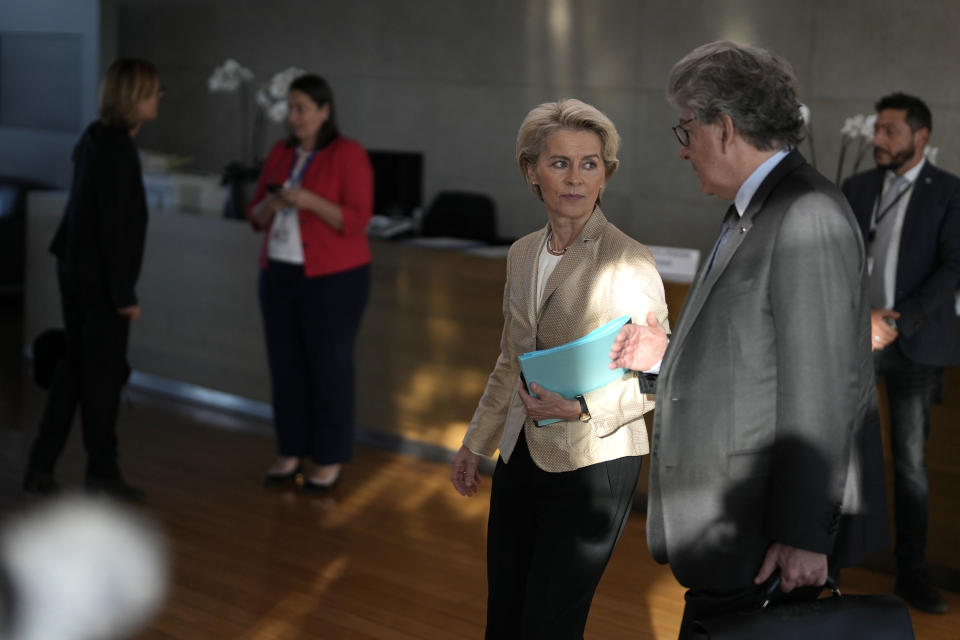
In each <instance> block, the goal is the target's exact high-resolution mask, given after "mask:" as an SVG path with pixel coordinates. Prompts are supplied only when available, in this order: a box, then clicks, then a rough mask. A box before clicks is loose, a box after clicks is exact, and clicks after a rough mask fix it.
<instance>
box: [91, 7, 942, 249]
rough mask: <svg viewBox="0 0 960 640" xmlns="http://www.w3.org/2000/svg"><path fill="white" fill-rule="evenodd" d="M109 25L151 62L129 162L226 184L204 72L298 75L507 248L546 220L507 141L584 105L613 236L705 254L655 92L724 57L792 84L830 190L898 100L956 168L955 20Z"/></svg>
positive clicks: (374, 19) (471, 15) (507, 10)
mask: <svg viewBox="0 0 960 640" xmlns="http://www.w3.org/2000/svg"><path fill="white" fill-rule="evenodd" d="M103 10H104V12H113V11H115V12H116V15H115V16H113V17H112V18H110V17H107V16H105V17H104V19H103V20H104V24H107V23H108V22H109V21H112V22H113V23H115V24H116V29H117V34H116V36H115V37H116V44H115V48H116V52H117V53H118V54H120V55H137V56H144V57H147V58H150V59H153V60H154V61H155V62H156V63H157V64H158V65H159V67H160V70H161V73H162V75H163V80H164V83H165V84H166V86H167V89H168V92H167V98H166V99H165V101H164V103H163V105H162V113H161V117H160V120H158V121H157V122H155V123H152V124H151V125H149V126H148V127H146V128H145V129H144V131H143V132H142V134H141V137H140V143H141V145H142V146H144V147H148V148H155V149H158V150H162V151H169V152H175V153H184V154H187V155H190V156H192V157H193V158H194V168H196V169H197V170H211V171H217V170H219V169H220V168H222V167H223V166H224V165H225V164H226V163H227V162H228V161H231V160H233V159H236V158H237V157H238V155H239V149H240V146H239V141H238V139H237V136H238V135H239V133H240V124H239V121H240V114H239V105H238V101H237V100H238V99H237V96H236V95H232V94H209V93H208V92H207V88H206V80H207V77H208V75H209V74H210V72H211V71H212V70H213V68H214V67H215V66H217V65H219V64H221V63H222V62H223V61H224V60H225V59H226V58H228V57H234V58H237V59H238V60H239V61H240V62H241V63H242V64H244V65H246V66H248V67H250V68H251V69H253V71H254V72H255V73H256V74H257V78H258V80H259V81H264V80H266V79H268V78H269V77H270V75H272V74H273V73H274V72H276V71H279V70H281V69H283V68H286V67H287V66H290V65H297V66H301V67H304V68H307V69H309V70H312V71H316V72H318V73H321V74H322V75H325V76H326V77H327V78H328V79H329V80H330V82H331V84H332V85H333V87H334V90H335V92H336V97H337V102H338V105H337V106H338V109H339V114H340V121H341V127H342V129H343V131H344V132H345V133H346V134H348V135H350V136H352V137H354V138H356V139H358V140H360V141H361V142H362V143H363V144H364V145H366V146H367V147H369V148H379V149H410V150H420V151H423V152H425V155H426V173H425V184H424V189H425V198H427V199H429V198H430V197H431V196H432V195H433V194H435V193H436V192H437V191H438V190H441V189H476V190H480V191H485V192H488V193H490V194H491V195H492V196H493V197H494V198H495V199H496V201H497V203H498V205H499V209H500V213H499V215H500V228H501V233H502V234H503V235H509V236H517V235H521V234H523V233H526V232H528V231H530V230H532V229H534V228H536V227H538V226H539V225H540V224H542V221H543V219H544V218H543V213H542V210H541V208H540V205H539V204H538V203H537V202H536V201H535V200H533V198H532V196H530V195H529V194H528V193H527V192H526V191H525V189H524V186H523V184H522V182H521V180H520V177H519V174H518V172H517V171H516V169H515V167H514V161H513V142H514V138H515V135H516V130H517V126H518V125H519V124H520V121H521V119H522V118H523V116H524V115H525V114H526V112H527V111H528V110H529V109H530V108H531V107H532V106H534V105H536V104H538V103H540V102H543V101H546V100H553V99H556V98H558V97H564V96H577V97H580V98H582V99H584V100H586V101H588V102H591V103H593V104H595V105H597V106H598V107H600V108H601V109H602V110H604V111H606V112H607V113H608V114H609V115H610V116H611V117H612V118H613V120H614V122H615V123H616V124H617V126H618V128H619V129H620V132H621V134H622V136H623V148H622V153H621V160H622V170H621V172H620V173H619V174H618V175H617V176H615V177H614V178H613V181H612V182H611V184H610V186H609V189H608V191H607V194H606V195H605V207H604V209H605V212H606V213H607V214H608V216H609V217H610V218H612V219H613V220H614V221H615V222H616V223H617V224H618V225H619V226H621V227H622V228H623V229H624V230H625V231H627V232H628V233H631V234H632V235H634V236H635V237H636V238H638V239H640V240H641V241H643V242H647V243H650V244H661V245H676V246H692V247H697V248H700V249H702V250H706V249H708V248H709V247H710V246H711V244H712V242H713V238H714V234H715V231H716V228H717V225H718V224H719V223H718V222H717V220H719V217H720V216H721V215H722V212H723V211H724V209H725V207H724V205H723V204H722V203H720V202H717V201H715V200H709V199H706V198H704V197H702V196H700V195H698V191H697V185H698V183H697V180H696V179H695V176H694V175H693V173H692V171H691V169H690V167H689V166H688V165H687V164H686V163H684V162H683V161H681V160H680V159H679V158H678V149H677V143H676V141H675V140H674V138H673V134H672V133H671V132H670V128H669V127H670V125H671V124H673V123H674V122H675V120H676V114H675V113H674V112H673V111H672V109H671V108H670V107H668V105H667V104H666V102H665V101H664V99H663V86H664V80H665V77H666V75H667V72H668V71H669V69H670V67H671V65H672V64H673V62H675V61H676V60H677V59H678V58H679V57H680V56H682V55H683V54H684V53H686V52H687V51H689V50H690V49H692V48H693V47H694V46H696V45H698V44H701V43H703V42H706V41H709V40H713V39H717V38H732V39H737V40H741V41H749V42H753V43H756V44H759V45H762V46H766V47H769V48H772V49H774V50H776V51H778V52H779V53H781V54H783V55H784V56H785V57H787V58H788V59H789V60H790V61H791V62H792V63H793V64H794V66H795V68H796V71H797V75H798V77H799V80H800V84H801V98H802V100H803V101H804V102H806V103H807V104H808V105H810V107H811V109H812V111H813V132H814V140H815V142H816V150H817V157H818V160H819V166H820V168H821V169H822V170H823V171H824V173H826V174H827V175H829V176H831V177H832V175H833V173H834V171H835V168H836V157H837V152H838V148H839V128H840V126H841V125H842V123H843V120H844V118H845V117H847V116H850V115H852V114H854V113H857V112H861V113H863V112H870V111H872V104H873V102H874V100H875V99H876V98H877V97H878V96H879V95H881V94H883V93H886V92H889V91H892V90H895V89H903V90H905V91H910V92H915V93H917V94H918V95H920V96H922V97H924V98H925V99H927V100H928V101H929V103H930V105H931V108H932V109H933V111H934V118H935V130H934V135H933V140H932V144H934V145H937V146H939V147H940V149H941V151H940V157H939V164H940V165H941V166H944V167H946V168H948V169H953V170H956V169H958V168H960V144H958V142H960V141H958V136H960V134H958V133H957V130H956V129H957V127H956V124H957V121H958V117H960V83H957V82H956V79H957V77H958V71H960V56H958V55H957V54H958V47H957V36H956V34H957V31H958V27H960V3H958V2H955V0H929V1H926V0H920V1H918V2H915V3H906V2H902V0H898V1H894V0H849V1H847V2H837V1H836V0H812V1H808V2H795V1H790V2H787V1H782V0H726V1H723V2H717V1H707V0H647V1H635V0H592V1H588V0H583V1H577V0H554V1H549V0H528V1H526V2H523V1H519V0H490V1H488V2H481V3H477V2H466V1H460V0H418V1H415V2H414V1H409V2H403V1H399V2H398V1H397V0H352V1H351V2H343V1H342V0H338V1H332V0H311V1H310V2H306V1H303V0H271V1H269V2H266V1H261V0H190V1H189V2H187V1H185V0H162V1H161V0H110V1H109V2H105V3H104V4H103ZM110 37H111V36H105V39H107V38H110ZM281 133H282V131H281V130H280V129H279V128H276V127H274V128H273V129H272V130H271V131H270V134H269V136H268V137H269V138H271V139H273V138H276V137H278V136H280V135H281ZM802 150H803V151H804V152H805V153H806V152H808V150H809V147H808V145H807V143H804V145H803V147H802Z"/></svg>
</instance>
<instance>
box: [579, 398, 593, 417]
mask: <svg viewBox="0 0 960 640" xmlns="http://www.w3.org/2000/svg"><path fill="white" fill-rule="evenodd" d="M577 400H578V401H579V402H580V422H590V410H589V409H587V401H586V400H584V399H583V396H577Z"/></svg>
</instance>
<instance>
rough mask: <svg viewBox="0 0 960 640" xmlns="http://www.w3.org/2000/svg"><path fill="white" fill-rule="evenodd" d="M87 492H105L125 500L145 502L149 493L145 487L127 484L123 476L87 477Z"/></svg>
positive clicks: (112, 496)
mask: <svg viewBox="0 0 960 640" xmlns="http://www.w3.org/2000/svg"><path fill="white" fill-rule="evenodd" d="M86 488H87V493H93V494H103V495H105V496H108V497H110V498H114V499H116V500H122V501H124V502H143V501H145V500H146V499H147V493H146V491H144V490H143V489H138V488H137V487H134V486H131V485H129V484H127V481H126V480H124V479H123V478H122V477H118V478H87V484H86Z"/></svg>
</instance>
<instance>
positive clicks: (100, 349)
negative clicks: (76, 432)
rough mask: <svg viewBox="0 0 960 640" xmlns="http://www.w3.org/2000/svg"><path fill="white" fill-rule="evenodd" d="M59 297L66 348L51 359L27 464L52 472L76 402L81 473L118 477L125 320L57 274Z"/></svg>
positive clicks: (124, 373) (67, 432)
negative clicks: (84, 462)
mask: <svg viewBox="0 0 960 640" xmlns="http://www.w3.org/2000/svg"><path fill="white" fill-rule="evenodd" d="M60 302H61V305H62V307H63V322H64V329H65V333H66V354H65V357H64V359H63V360H61V361H60V363H59V364H58V365H57V368H56V371H55V372H54V375H53V380H52V383H51V385H50V391H49V393H48V395H47V403H46V406H45V407H44V410H43V416H42V417H41V419H40V429H39V432H38V433H37V438H36V440H34V442H33V446H32V447H31V449H30V459H29V462H28V465H29V469H30V470H33V471H37V472H41V473H53V468H54V466H55V464H56V462H57V459H58V458H59V457H60V454H61V453H62V451H63V447H64V445H65V444H66V441H67V437H68V436H69V434H70V427H71V425H72V424H73V417H74V414H75V413H76V409H77V406H78V405H79V406H80V415H81V419H82V423H83V444H84V447H85V448H86V451H87V477H88V478H91V477H92V478H99V479H114V478H117V477H119V475H120V468H119V466H118V464H117V411H118V408H119V405H120V392H121V390H122V388H123V384H124V382H125V381H126V377H127V374H128V369H127V360H126V353H127V339H128V336H129V334H130V321H129V319H127V317H126V316H122V315H120V314H118V313H117V310H116V309H114V308H111V307H110V306H108V305H105V304H102V303H101V304H90V303H89V302H87V301H85V300H83V299H82V298H80V297H79V296H77V295H76V294H75V293H73V292H71V291H70V290H69V288H67V287H65V286H64V281H63V278H60Z"/></svg>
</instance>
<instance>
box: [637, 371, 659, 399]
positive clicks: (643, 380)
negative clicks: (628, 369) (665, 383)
mask: <svg viewBox="0 0 960 640" xmlns="http://www.w3.org/2000/svg"><path fill="white" fill-rule="evenodd" d="M657 377H658V376H657V374H655V373H641V372H639V371H638V372H637V382H638V383H640V393H646V394H656V393H657Z"/></svg>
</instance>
